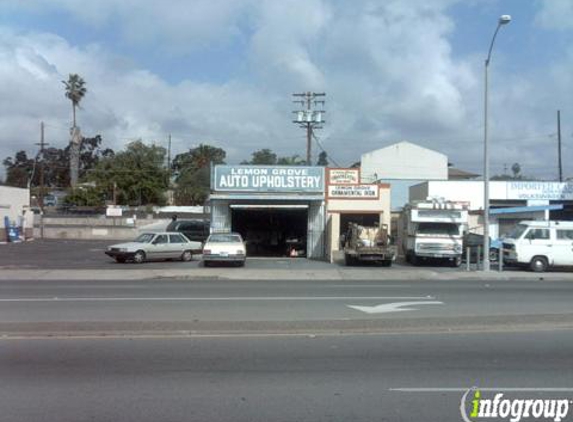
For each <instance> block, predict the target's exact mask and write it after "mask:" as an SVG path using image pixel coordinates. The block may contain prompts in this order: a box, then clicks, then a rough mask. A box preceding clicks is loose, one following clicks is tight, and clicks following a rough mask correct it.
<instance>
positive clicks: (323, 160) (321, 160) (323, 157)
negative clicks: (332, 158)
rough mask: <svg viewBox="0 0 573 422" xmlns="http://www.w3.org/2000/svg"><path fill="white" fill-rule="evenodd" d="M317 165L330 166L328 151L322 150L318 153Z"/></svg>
mask: <svg viewBox="0 0 573 422" xmlns="http://www.w3.org/2000/svg"><path fill="white" fill-rule="evenodd" d="M316 165H317V166H322V167H327V166H328V154H327V153H326V151H322V152H321V153H320V154H318V161H317V162H316Z"/></svg>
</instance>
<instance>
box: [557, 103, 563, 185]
mask: <svg viewBox="0 0 573 422" xmlns="http://www.w3.org/2000/svg"><path fill="white" fill-rule="evenodd" d="M557 145H558V146H557V155H558V158H559V182H563V165H562V163H561V110H557Z"/></svg>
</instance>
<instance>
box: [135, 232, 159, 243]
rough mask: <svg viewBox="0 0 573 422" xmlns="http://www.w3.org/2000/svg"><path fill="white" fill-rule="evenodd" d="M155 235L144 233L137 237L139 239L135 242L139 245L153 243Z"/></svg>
mask: <svg viewBox="0 0 573 422" xmlns="http://www.w3.org/2000/svg"><path fill="white" fill-rule="evenodd" d="M154 236H155V235H154V234H153V233H143V234H141V235H139V236H137V239H135V240H134V242H138V243H149V242H151V240H152V239H153V237H154Z"/></svg>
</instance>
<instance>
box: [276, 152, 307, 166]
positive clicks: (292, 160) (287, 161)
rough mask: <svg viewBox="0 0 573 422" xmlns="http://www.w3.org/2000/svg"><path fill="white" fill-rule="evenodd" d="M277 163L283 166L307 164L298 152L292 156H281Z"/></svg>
mask: <svg viewBox="0 0 573 422" xmlns="http://www.w3.org/2000/svg"><path fill="white" fill-rule="evenodd" d="M277 164H278V165H281V166H305V165H306V160H304V159H303V158H301V157H300V156H299V155H298V154H295V155H291V156H290V157H281V158H279V159H278V160H277Z"/></svg>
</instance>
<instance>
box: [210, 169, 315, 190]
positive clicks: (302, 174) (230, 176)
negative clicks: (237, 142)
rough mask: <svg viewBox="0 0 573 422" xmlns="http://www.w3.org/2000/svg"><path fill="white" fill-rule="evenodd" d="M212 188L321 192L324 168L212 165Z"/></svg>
mask: <svg viewBox="0 0 573 422" xmlns="http://www.w3.org/2000/svg"><path fill="white" fill-rule="evenodd" d="M211 188H212V189H213V190H214V191H219V192H304V193H324V167H302V166H223V165H221V166H215V167H214V168H213V170H212V177H211Z"/></svg>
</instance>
